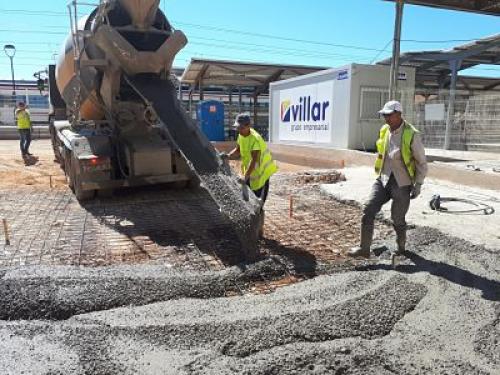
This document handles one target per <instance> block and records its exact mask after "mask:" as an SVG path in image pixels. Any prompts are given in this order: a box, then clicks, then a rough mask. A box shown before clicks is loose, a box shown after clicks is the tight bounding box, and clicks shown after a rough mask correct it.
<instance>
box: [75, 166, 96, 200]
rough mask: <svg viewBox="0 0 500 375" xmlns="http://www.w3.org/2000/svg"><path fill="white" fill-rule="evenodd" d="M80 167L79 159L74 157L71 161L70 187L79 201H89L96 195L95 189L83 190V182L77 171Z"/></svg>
mask: <svg viewBox="0 0 500 375" xmlns="http://www.w3.org/2000/svg"><path fill="white" fill-rule="evenodd" d="M77 167H78V161H77V160H76V159H75V158H74V157H73V158H71V163H70V176H71V177H70V181H71V185H72V187H71V185H70V188H71V189H72V190H73V193H75V197H76V199H77V200H78V201H80V202H84V201H88V200H90V199H92V198H94V196H95V190H82V182H81V180H80V174H79V173H76V168H77Z"/></svg>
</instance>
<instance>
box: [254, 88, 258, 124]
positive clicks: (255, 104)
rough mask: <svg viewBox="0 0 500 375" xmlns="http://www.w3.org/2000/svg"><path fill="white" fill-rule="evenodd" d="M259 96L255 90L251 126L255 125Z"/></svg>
mask: <svg viewBox="0 0 500 375" xmlns="http://www.w3.org/2000/svg"><path fill="white" fill-rule="evenodd" d="M258 100H259V96H258V95H257V91H255V92H254V94H253V126H254V127H255V126H257V104H258Z"/></svg>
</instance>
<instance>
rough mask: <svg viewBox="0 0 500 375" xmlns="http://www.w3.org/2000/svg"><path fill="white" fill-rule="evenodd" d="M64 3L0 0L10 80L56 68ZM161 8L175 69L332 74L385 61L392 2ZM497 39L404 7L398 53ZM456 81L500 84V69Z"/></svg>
mask: <svg viewBox="0 0 500 375" xmlns="http://www.w3.org/2000/svg"><path fill="white" fill-rule="evenodd" d="M90 2H92V1H90ZM95 2H97V0H96V1H95ZM67 3H68V1H67V0H44V1H41V0H23V1H18V2H16V1H12V0H0V45H1V46H3V45H4V44H6V43H12V44H15V45H16V47H17V49H18V52H17V54H16V56H15V60H14V61H15V70H16V78H19V79H21V78H23V79H32V77H33V73H34V72H35V71H38V70H41V69H44V68H45V66H46V65H47V64H49V63H51V62H53V61H54V57H55V54H56V53H58V51H59V47H60V45H61V43H62V41H63V40H64V38H65V34H66V32H67V30H68V29H69V17H68V16H67V10H66V4H67ZM161 7H162V9H165V11H166V14H167V17H168V18H169V20H170V22H171V23H172V24H173V25H174V27H176V28H178V29H181V30H183V31H184V32H185V33H186V34H187V36H188V39H189V44H188V46H187V47H186V48H185V49H184V50H183V51H182V52H181V53H180V54H179V55H178V58H177V59H176V61H175V64H174V65H175V66H178V67H184V66H186V65H187V63H188V61H189V59H190V58H191V57H206V58H215V59H230V60H241V61H252V62H267V63H287V64H299V65H314V66H325V67H335V66H340V65H343V64H346V63H350V62H357V63H370V62H372V61H373V60H374V59H375V61H378V60H381V59H383V58H386V57H389V56H390V54H391V48H392V45H391V44H390V41H391V39H392V36H393V30H394V3H392V2H386V1H381V0H309V1H304V0H288V1H284V0H252V1H248V0H210V1H209V0H162V5H161ZM87 9H89V8H87ZM81 10H82V15H83V14H84V12H83V11H84V10H85V9H84V8H82V9H81ZM499 32H500V18H499V17H493V16H484V15H476V14H471V13H466V12H457V11H448V10H440V9H434V8H427V7H420V6H412V5H406V6H405V11H404V22H403V33H402V39H403V42H402V46H401V48H402V52H404V51H421V50H435V49H444V48H450V47H453V46H456V45H460V44H464V43H466V41H468V40H473V39H477V38H483V37H486V36H489V35H493V34H497V33H499ZM255 34H260V35H255ZM280 38H281V39H280ZM286 39H288V40H286ZM384 47H385V50H384ZM461 74H470V75H480V76H489V77H500V66H481V67H479V68H478V69H474V70H468V71H463V72H462V73H461ZM9 78H10V65H9V60H8V58H7V57H6V56H5V54H4V53H3V51H0V79H9Z"/></svg>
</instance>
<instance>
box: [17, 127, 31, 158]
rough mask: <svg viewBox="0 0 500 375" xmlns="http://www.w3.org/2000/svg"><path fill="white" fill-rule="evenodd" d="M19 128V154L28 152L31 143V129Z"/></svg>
mask: <svg viewBox="0 0 500 375" xmlns="http://www.w3.org/2000/svg"><path fill="white" fill-rule="evenodd" d="M18 130H19V135H20V136H21V139H20V146H21V154H23V156H24V155H27V154H28V152H29V148H30V144H31V129H18Z"/></svg>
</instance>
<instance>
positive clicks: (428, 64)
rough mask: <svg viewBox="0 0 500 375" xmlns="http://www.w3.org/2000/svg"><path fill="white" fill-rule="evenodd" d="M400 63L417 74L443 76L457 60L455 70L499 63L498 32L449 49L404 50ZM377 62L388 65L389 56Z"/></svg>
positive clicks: (499, 41)
mask: <svg viewBox="0 0 500 375" xmlns="http://www.w3.org/2000/svg"><path fill="white" fill-rule="evenodd" d="M399 61H400V65H403V66H412V67H414V68H416V70H417V80H418V77H419V76H434V77H440V78H444V77H446V76H448V75H449V74H450V72H451V70H452V67H451V65H452V63H453V62H457V61H458V62H459V64H458V66H457V68H458V69H457V70H463V69H467V68H471V67H474V66H476V65H479V64H486V65H500V34H497V35H494V36H491V37H487V38H484V39H479V40H476V41H474V42H472V43H468V44H464V45H461V46H458V47H455V48H452V49H449V50H438V51H421V52H406V53H404V54H402V55H401V56H400V60H399ZM377 64H382V65H390V64H391V58H388V59H385V60H382V61H379V62H378V63H377Z"/></svg>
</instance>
